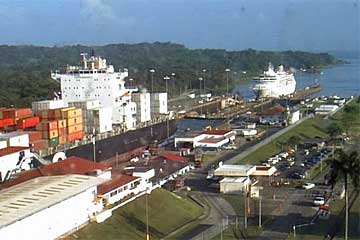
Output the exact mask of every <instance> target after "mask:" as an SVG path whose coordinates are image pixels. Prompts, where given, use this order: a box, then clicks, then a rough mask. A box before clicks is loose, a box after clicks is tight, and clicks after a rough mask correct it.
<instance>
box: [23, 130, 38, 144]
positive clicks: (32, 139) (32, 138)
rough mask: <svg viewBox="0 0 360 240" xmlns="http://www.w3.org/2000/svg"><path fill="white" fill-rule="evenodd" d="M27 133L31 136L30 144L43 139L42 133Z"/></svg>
mask: <svg viewBox="0 0 360 240" xmlns="http://www.w3.org/2000/svg"><path fill="white" fill-rule="evenodd" d="M26 133H27V134H29V142H30V143H33V142H35V141H38V140H41V139H42V132H38V131H33V132H26Z"/></svg>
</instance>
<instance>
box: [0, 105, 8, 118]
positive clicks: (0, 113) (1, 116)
mask: <svg viewBox="0 0 360 240" xmlns="http://www.w3.org/2000/svg"><path fill="white" fill-rule="evenodd" d="M5 110H7V108H4V107H0V119H3V111H5Z"/></svg>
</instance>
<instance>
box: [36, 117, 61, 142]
mask: <svg viewBox="0 0 360 240" xmlns="http://www.w3.org/2000/svg"><path fill="white" fill-rule="evenodd" d="M36 130H38V131H41V132H42V138H43V139H48V141H49V146H50V147H56V146H57V145H59V132H58V121H56V120H50V121H43V122H40V123H38V124H37V125H36Z"/></svg>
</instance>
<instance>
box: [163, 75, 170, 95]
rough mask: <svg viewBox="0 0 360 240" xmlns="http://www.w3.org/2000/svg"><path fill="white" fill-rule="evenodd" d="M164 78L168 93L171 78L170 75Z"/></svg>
mask: <svg viewBox="0 0 360 240" xmlns="http://www.w3.org/2000/svg"><path fill="white" fill-rule="evenodd" d="M164 80H165V92H166V93H167V92H168V80H170V77H169V76H165V77H164Z"/></svg>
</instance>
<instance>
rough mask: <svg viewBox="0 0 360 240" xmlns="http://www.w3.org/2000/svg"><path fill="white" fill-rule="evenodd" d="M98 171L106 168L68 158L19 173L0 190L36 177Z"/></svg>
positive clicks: (102, 165) (78, 158)
mask: <svg viewBox="0 0 360 240" xmlns="http://www.w3.org/2000/svg"><path fill="white" fill-rule="evenodd" d="M98 169H99V170H102V171H104V170H107V169H108V167H107V166H106V165H105V164H102V163H94V162H91V161H89V160H86V159H84V158H80V157H69V158H66V159H65V160H62V161H59V162H57V163H51V164H49V165H45V166H41V167H39V168H35V169H31V170H28V171H25V172H21V173H20V174H19V175H18V176H17V178H15V179H12V180H10V181H8V182H6V183H4V184H1V185H0V189H4V188H7V187H11V186H14V185H17V184H19V183H22V182H26V181H28V180H30V179H34V178H37V177H43V176H56V175H67V174H81V175H89V174H91V173H93V172H94V171H95V170H98Z"/></svg>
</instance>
